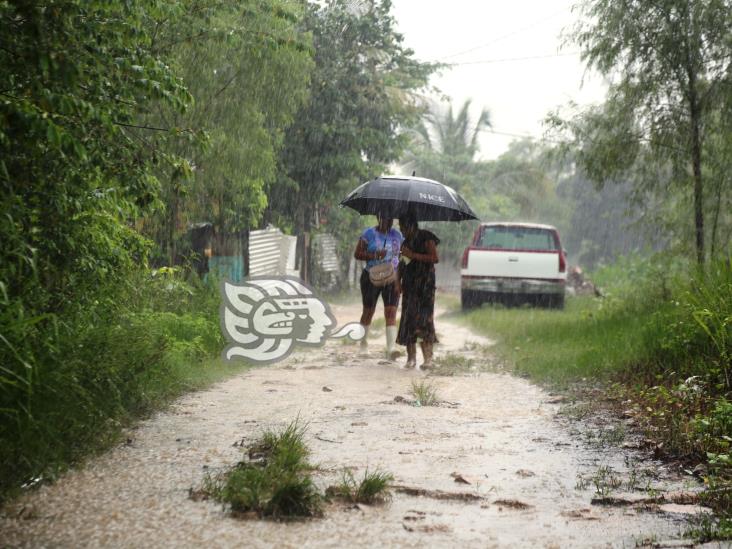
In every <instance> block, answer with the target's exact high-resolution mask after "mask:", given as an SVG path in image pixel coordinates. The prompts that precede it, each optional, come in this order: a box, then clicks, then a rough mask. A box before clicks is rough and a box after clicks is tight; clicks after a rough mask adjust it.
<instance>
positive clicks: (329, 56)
mask: <svg viewBox="0 0 732 549" xmlns="http://www.w3.org/2000/svg"><path fill="white" fill-rule="evenodd" d="M353 4H354V3H353V2H348V1H346V0H331V1H329V2H327V3H325V5H322V6H321V5H318V4H309V5H308V8H307V14H306V17H305V20H304V27H305V29H307V30H308V31H310V32H312V35H313V46H314V48H315V69H314V72H313V75H312V78H311V86H310V100H309V103H308V104H307V107H306V108H304V109H302V110H301V111H300V112H299V113H298V114H297V117H296V119H295V122H294V123H293V125H292V126H291V127H290V128H289V129H288V130H287V132H286V135H285V145H284V148H283V150H282V153H281V155H280V165H281V172H280V177H279V179H278V182H277V184H276V185H273V186H272V187H271V188H270V193H269V195H270V197H271V198H272V199H273V200H272V206H271V208H270V210H269V212H268V218H269V219H270V220H272V221H276V222H279V221H284V224H287V222H288V221H290V222H291V223H292V225H293V226H294V230H295V231H296V232H297V233H298V235H299V236H300V237H301V242H300V247H299V249H300V252H301V256H303V255H305V256H306V252H307V248H306V247H305V246H304V243H305V240H306V236H305V235H306V234H308V233H309V232H310V230H311V222H312V219H313V218H314V215H315V212H316V211H317V209H318V204H320V203H323V202H325V201H335V200H336V199H337V198H338V197H340V196H341V195H342V194H343V193H344V192H345V190H346V189H347V188H348V187H349V186H352V185H355V184H356V183H357V182H359V181H362V180H364V179H366V178H368V177H370V176H372V175H378V174H380V173H381V172H382V170H383V169H384V167H385V166H386V165H387V164H388V163H389V162H393V161H395V160H396V159H398V158H399V156H400V155H401V153H402V151H403V149H404V146H405V145H406V143H407V136H406V135H405V134H404V133H403V131H402V130H403V129H404V128H407V127H410V126H412V125H414V124H415V123H416V121H417V120H418V118H419V115H420V114H421V112H422V107H421V104H420V102H419V100H418V99H419V98H418V97H417V95H416V94H417V92H418V91H419V90H420V89H422V88H423V87H424V86H425V85H426V83H427V78H428V76H429V75H430V73H431V72H432V71H433V70H434V68H435V66H434V65H431V64H428V63H420V62H419V61H417V60H416V59H414V57H413V52H412V51H411V50H409V49H407V48H406V47H405V46H404V45H403V37H402V36H401V35H400V34H399V33H397V32H396V30H395V22H394V18H393V17H392V16H391V14H390V10H391V2H390V1H389V0H373V1H368V2H362V3H361V4H360V5H361V9H360V10H358V11H357V10H354V9H353ZM307 262H308V261H307V257H305V261H304V262H303V265H307Z"/></svg>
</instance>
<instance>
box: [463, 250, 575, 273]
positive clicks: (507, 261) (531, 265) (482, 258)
mask: <svg viewBox="0 0 732 549" xmlns="http://www.w3.org/2000/svg"><path fill="white" fill-rule="evenodd" d="M488 273H490V276H492V277H506V278H536V279H551V280H556V279H558V278H561V275H560V274H559V252H558V251H551V252H549V251H547V252H543V251H542V252H534V251H532V252H516V251H503V250H481V249H479V248H473V249H471V250H470V254H469V255H468V266H467V268H466V269H463V270H462V273H461V274H462V275H463V276H486V275H487V274H488Z"/></svg>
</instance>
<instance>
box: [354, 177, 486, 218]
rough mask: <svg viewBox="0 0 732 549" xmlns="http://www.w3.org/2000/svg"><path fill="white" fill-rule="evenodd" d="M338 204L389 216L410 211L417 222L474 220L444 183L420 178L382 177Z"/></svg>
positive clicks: (368, 183) (457, 195) (467, 209)
mask: <svg viewBox="0 0 732 549" xmlns="http://www.w3.org/2000/svg"><path fill="white" fill-rule="evenodd" d="M341 206H348V207H349V208H353V209H354V210H356V211H357V212H358V213H360V214H361V215H365V214H373V215H377V214H380V215H383V216H385V217H391V218H393V219H396V218H399V217H402V216H403V215H405V214H412V215H414V217H415V218H416V219H417V221H465V220H467V219H478V217H477V216H476V215H475V214H474V213H473V210H471V209H470V206H468V203H467V202H465V199H464V198H463V197H462V196H460V195H459V194H458V193H457V192H455V190H453V189H452V188H451V187H448V186H447V185H443V184H442V183H438V182H437V181H433V180H431V179H425V178H423V177H414V176H412V177H407V176H405V177H400V176H394V175H389V176H383V177H377V178H376V179H373V180H371V181H367V182H366V183H364V184H363V185H361V186H360V187H358V188H356V189H354V190H353V191H351V194H349V195H348V196H347V197H346V199H345V200H343V202H341Z"/></svg>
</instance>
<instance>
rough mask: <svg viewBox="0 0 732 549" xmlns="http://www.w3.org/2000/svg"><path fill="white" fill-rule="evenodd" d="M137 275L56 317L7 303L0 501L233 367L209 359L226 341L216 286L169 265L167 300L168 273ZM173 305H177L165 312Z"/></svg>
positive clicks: (0, 376) (0, 392)
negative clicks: (25, 311)
mask: <svg viewBox="0 0 732 549" xmlns="http://www.w3.org/2000/svg"><path fill="white" fill-rule="evenodd" d="M132 279H134V284H132V283H131V284H130V286H126V285H124V284H123V285H115V286H112V287H106V286H100V287H99V288H97V289H96V297H95V298H92V297H93V296H88V302H87V304H86V305H85V306H81V305H78V304H76V305H74V306H73V307H71V306H70V307H68V308H67V309H65V310H64V311H60V312H58V313H56V314H53V315H50V314H49V315H42V316H40V317H35V318H25V317H24V315H23V314H22V311H21V310H19V309H17V308H15V309H13V308H12V307H9V309H10V312H8V310H7V309H0V327H1V328H2V332H0V343H4V350H5V353H6V354H5V355H4V356H6V357H7V352H8V350H9V351H10V352H11V354H12V359H11V360H6V361H5V362H4V363H2V366H0V499H1V498H2V495H3V494H5V493H7V491H8V490H10V489H12V488H14V487H18V486H20V485H21V484H24V483H26V482H28V481H29V480H31V479H37V478H40V477H42V478H52V477H53V476H55V474H56V472H57V471H58V470H60V469H63V468H64V467H65V466H66V465H67V464H69V463H72V462H74V461H76V460H78V459H80V458H81V457H83V456H84V455H86V454H87V453H89V452H90V451H93V450H95V449H97V448H102V447H105V446H107V445H108V444H109V443H110V442H111V441H113V440H115V437H116V436H117V434H118V433H119V431H120V427H121V426H122V425H124V424H126V423H128V422H129V421H130V420H131V419H132V418H134V417H137V416H139V415H141V414H147V413H149V412H150V411H151V410H153V409H155V408H156V407H158V406H160V405H161V404H162V403H164V402H166V401H167V400H168V399H170V398H172V397H174V396H176V395H178V394H180V393H181V392H182V391H183V390H186V389H190V388H193V387H195V386H197V385H199V384H200V383H204V382H206V380H208V379H212V378H215V377H217V376H220V375H221V374H222V373H223V372H225V371H226V370H227V369H228V370H230V369H231V367H230V366H228V367H226V368H225V367H224V366H223V365H222V364H218V363H209V362H207V361H208V360H209V359H211V358H213V357H215V356H217V355H218V354H219V352H220V351H221V349H222V348H223V339H222V336H221V332H220V327H219V319H218V302H217V301H216V300H215V299H214V297H215V296H216V295H217V290H216V289H215V287H214V286H215V285H213V286H205V285H203V284H198V285H196V286H194V285H190V284H188V283H187V282H185V281H184V280H183V278H182V275H181V274H180V273H175V272H171V273H169V274H166V275H165V279H166V282H165V284H166V285H167V284H168V283H171V284H173V286H172V287H173V288H175V291H174V294H171V295H167V296H166V297H165V299H163V297H162V296H163V295H166V294H164V293H162V292H161V291H160V288H159V286H160V285H161V282H160V280H162V279H161V278H159V277H153V276H151V275H150V274H149V273H145V272H139V273H135V274H134V276H133V277H132ZM132 279H131V280H132ZM153 296H155V297H154V298H153ZM183 296H185V297H183ZM178 298H180V299H178ZM148 299H149V300H150V301H147V300H148ZM166 303H167V305H168V307H169V308H170V309H173V310H175V311H177V312H173V310H163V309H164V307H165V306H166ZM145 304H147V305H148V306H145ZM12 314H16V315H18V317H17V318H16V319H15V320H12V319H10V318H9V316H10V315H12Z"/></svg>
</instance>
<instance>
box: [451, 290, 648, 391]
mask: <svg viewBox="0 0 732 549" xmlns="http://www.w3.org/2000/svg"><path fill="white" fill-rule="evenodd" d="M602 307H603V303H602V302H601V301H600V300H597V299H595V298H590V297H578V298H575V299H569V300H567V304H566V307H565V309H563V310H544V309H530V308H517V309H506V308H502V307H499V306H484V307H482V308H481V309H478V310H475V311H472V312H470V313H468V314H467V315H464V316H463V315H461V316H460V318H462V319H464V321H465V322H466V323H468V324H469V325H470V326H471V327H473V328H474V329H476V330H477V331H478V332H479V333H485V334H490V335H491V336H498V337H497V339H498V347H497V348H498V350H499V352H500V354H501V355H502V356H504V357H505V358H506V359H507V360H508V361H509V362H510V363H511V364H513V365H514V366H515V368H516V370H517V371H518V372H519V373H523V374H527V375H529V376H531V377H532V378H534V379H537V380H539V381H544V382H547V381H551V382H552V383H559V384H562V383H567V382H571V381H575V380H578V379H582V378H590V377H591V378H597V379H609V378H610V377H612V375H613V374H615V373H617V372H618V371H620V370H621V369H622V368H624V366H625V365H626V364H627V363H628V362H629V361H633V360H636V359H637V357H638V355H639V353H641V352H642V343H643V338H642V327H643V322H644V320H645V319H644V318H642V317H639V316H637V315H633V314H623V313H617V314H611V315H607V314H601V311H602ZM619 341H622V342H623V343H622V345H620V344H618V342H619Z"/></svg>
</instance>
